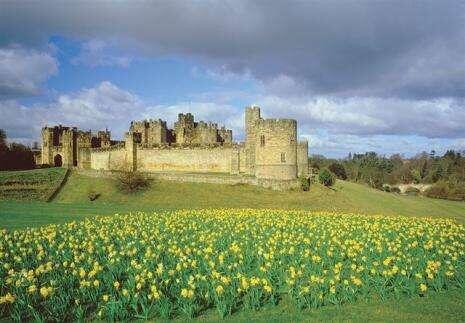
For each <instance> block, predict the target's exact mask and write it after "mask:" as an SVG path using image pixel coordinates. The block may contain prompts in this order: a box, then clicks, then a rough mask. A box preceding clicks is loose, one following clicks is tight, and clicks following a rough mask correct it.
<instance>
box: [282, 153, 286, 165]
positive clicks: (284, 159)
mask: <svg viewBox="0 0 465 323" xmlns="http://www.w3.org/2000/svg"><path fill="white" fill-rule="evenodd" d="M285 162H286V153H281V163H285Z"/></svg>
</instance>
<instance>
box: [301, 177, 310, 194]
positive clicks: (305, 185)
mask: <svg viewBox="0 0 465 323" xmlns="http://www.w3.org/2000/svg"><path fill="white" fill-rule="evenodd" d="M300 187H301V188H302V191H308V190H310V178H308V177H305V176H301V177H300Z"/></svg>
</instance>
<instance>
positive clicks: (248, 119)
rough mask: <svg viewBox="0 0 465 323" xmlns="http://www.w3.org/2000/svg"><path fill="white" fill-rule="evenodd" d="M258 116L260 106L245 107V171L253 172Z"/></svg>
mask: <svg viewBox="0 0 465 323" xmlns="http://www.w3.org/2000/svg"><path fill="white" fill-rule="evenodd" d="M259 120H261V118H260V108H259V107H257V106H250V107H246V108H245V154H246V156H245V164H246V173H247V174H249V175H254V174H255V143H256V127H257V122H258V121H259Z"/></svg>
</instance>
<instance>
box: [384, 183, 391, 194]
mask: <svg viewBox="0 0 465 323" xmlns="http://www.w3.org/2000/svg"><path fill="white" fill-rule="evenodd" d="M383 191H385V192H388V193H389V192H391V186H389V185H383Z"/></svg>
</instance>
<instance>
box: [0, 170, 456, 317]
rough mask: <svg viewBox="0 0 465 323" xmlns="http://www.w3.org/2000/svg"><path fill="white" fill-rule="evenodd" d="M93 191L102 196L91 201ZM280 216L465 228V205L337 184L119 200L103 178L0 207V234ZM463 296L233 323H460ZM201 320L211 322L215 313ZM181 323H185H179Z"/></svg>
mask: <svg viewBox="0 0 465 323" xmlns="http://www.w3.org/2000/svg"><path fill="white" fill-rule="evenodd" d="M90 189H93V190H95V191H96V192H98V193H100V194H101V196H100V197H99V198H98V199H97V200H96V201H93V202H91V201H89V200H88V198H87V192H88V191H89V190H90ZM230 207H231V208H279V209H307V210H328V211H341V212H355V213H364V214H384V215H406V216H431V217H449V218H453V219H455V220H457V221H458V222H460V223H462V224H465V203H463V202H454V201H445V200H436V199H429V198H425V197H415V196H401V195H396V194H391V193H385V192H381V191H377V190H373V189H370V188H368V187H366V186H363V185H359V184H354V183H349V182H342V181H339V182H337V184H336V185H335V187H334V188H331V189H329V188H325V187H322V186H320V185H313V186H312V188H311V191H310V192H275V191H271V190H267V189H262V188H259V187H253V186H246V185H236V186H229V185H215V184H197V183H174V182H165V181H157V182H154V183H153V184H152V186H151V188H150V189H149V190H147V191H145V192H141V193H137V194H135V195H132V196H127V195H123V194H121V193H120V192H118V191H117V189H116V188H115V182H114V181H113V180H112V179H108V178H90V177H86V176H82V175H77V174H72V175H71V176H70V177H69V179H68V181H67V184H66V185H65V187H63V189H62V190H61V191H60V192H59V194H58V195H57V197H56V198H55V199H54V201H53V202H51V203H45V202H38V201H0V228H6V229H20V228H24V227H29V226H40V225H44V224H48V223H64V222H69V221H71V220H79V219H83V218H85V217H91V216H96V215H107V214H114V213H120V214H121V213H125V212H129V211H136V210H142V211H150V210H167V209H180V208H187V209H191V208H230ZM464 295H465V291H464V290H460V289H459V290H448V291H443V292H435V293H430V294H428V295H427V296H425V297H413V298H401V299H399V300H396V299H390V300H387V301H380V300H372V301H369V302H365V301H362V302H356V303H353V304H347V305H342V306H324V307H322V308H319V309H308V310H304V311H302V312H301V311H298V310H297V309H295V308H293V307H292V305H291V304H290V303H288V302H287V301H286V299H283V300H282V301H281V302H280V304H279V305H278V306H270V307H265V308H263V309H262V310H260V311H249V310H244V311H240V312H238V313H235V314H234V315H233V316H230V317H227V320H234V321H243V322H245V321H250V320H254V321H267V322H270V321H275V322H278V321H284V320H285V321H301V320H305V321H311V320H318V321H327V320H337V321H340V320H354V321H365V320H376V321H380V320H381V321H428V322H433V321H465V296H464ZM199 319H202V320H205V321H215V320H217V319H219V317H218V315H217V314H216V312H214V311H212V312H211V313H209V312H207V313H205V314H202V316H201V317H199ZM181 320H182V318H181Z"/></svg>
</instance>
